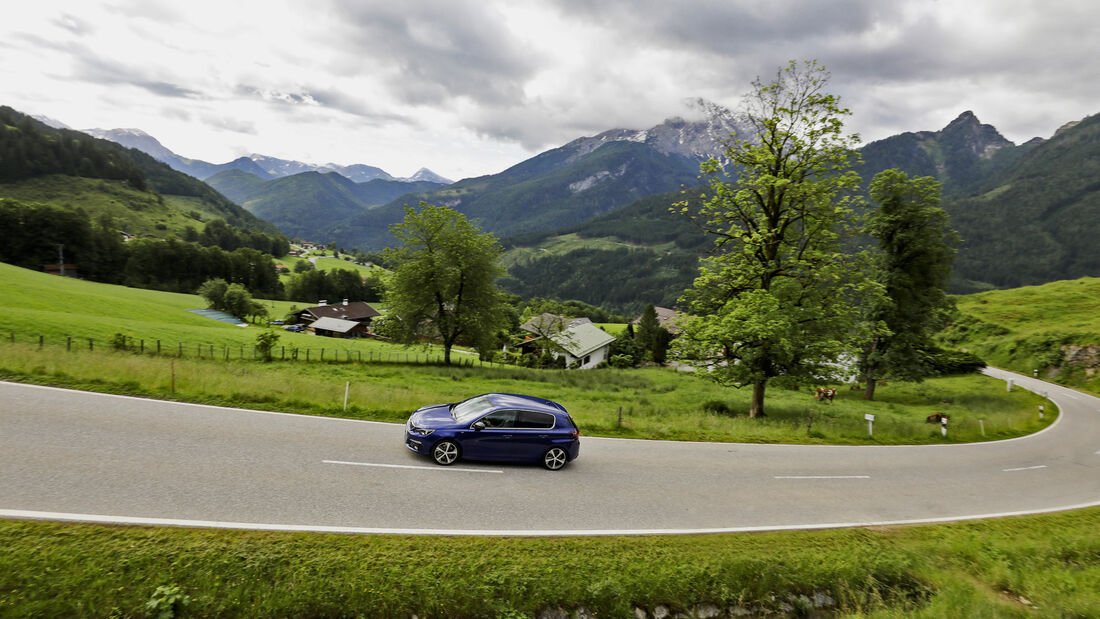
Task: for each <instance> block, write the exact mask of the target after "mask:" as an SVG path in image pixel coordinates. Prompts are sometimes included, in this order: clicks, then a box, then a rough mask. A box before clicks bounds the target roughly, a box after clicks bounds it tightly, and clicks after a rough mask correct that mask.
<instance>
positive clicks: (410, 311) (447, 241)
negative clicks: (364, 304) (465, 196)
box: [383, 202, 506, 363]
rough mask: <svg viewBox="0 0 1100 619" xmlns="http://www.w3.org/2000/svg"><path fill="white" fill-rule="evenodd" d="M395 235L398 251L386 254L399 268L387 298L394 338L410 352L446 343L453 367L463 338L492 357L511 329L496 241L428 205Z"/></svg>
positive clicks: (411, 212)
mask: <svg viewBox="0 0 1100 619" xmlns="http://www.w3.org/2000/svg"><path fill="white" fill-rule="evenodd" d="M390 231H391V232H392V233H393V234H394V236H395V237H397V241H398V243H399V245H398V246H397V247H395V248H391V249H388V250H386V260H387V261H388V262H389V263H390V264H393V265H394V268H393V272H392V274H391V276H390V280H389V282H388V285H387V286H386V292H385V295H384V298H383V300H384V301H385V303H386V304H387V305H388V307H389V311H388V314H389V317H388V319H387V322H388V323H390V329H391V333H392V334H393V335H394V336H395V337H396V338H397V339H398V340H399V341H402V342H404V343H406V344H414V343H416V342H418V341H419V340H420V338H422V337H429V338H431V339H436V340H439V341H441V342H442V343H443V359H444V362H446V363H450V362H451V348H452V347H453V346H454V345H455V343H456V342H458V341H459V339H460V338H462V339H464V340H467V341H470V342H472V343H474V344H475V345H477V347H478V348H479V349H480V350H486V349H487V348H488V347H489V345H490V344H491V343H492V342H493V341H495V338H496V336H497V332H498V331H499V330H500V329H501V328H503V326H504V324H505V322H506V313H505V311H504V297H503V294H502V293H501V292H500V290H498V289H497V287H496V283H495V281H496V279H497V277H499V276H500V275H501V274H503V269H502V268H501V267H500V266H499V265H498V264H497V261H498V259H499V258H500V253H501V247H500V244H499V243H498V242H497V239H496V237H495V236H493V235H492V234H489V233H483V232H481V231H480V230H479V229H478V228H477V226H475V225H474V224H473V223H471V222H470V221H469V220H468V219H466V217H465V216H464V215H462V213H459V212H458V211H455V210H453V209H450V208H447V207H441V206H434V205H431V204H427V203H425V202H421V203H420V205H419V208H412V207H408V206H406V207H405V218H404V220H403V221H401V222H399V223H396V224H394V225H392V226H390Z"/></svg>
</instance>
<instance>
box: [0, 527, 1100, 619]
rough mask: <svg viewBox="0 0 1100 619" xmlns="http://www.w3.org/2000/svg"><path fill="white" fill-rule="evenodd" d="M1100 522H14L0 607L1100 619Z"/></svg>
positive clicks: (7, 533)
mask: <svg viewBox="0 0 1100 619" xmlns="http://www.w3.org/2000/svg"><path fill="white" fill-rule="evenodd" d="M1098 529H1100V508H1092V509H1086V510H1079V511H1075V512H1067V513H1060V514H1052V515H1045V516H1031V517H1020V518H1007V519H999V520H993V521H976V522H966V523H955V524H943V525H934V526H918V527H904V528H880V529H845V530H834V531H804V532H782V533H761V534H752V535H710V536H685V537H632V538H621V537H620V538H615V537H609V538H565V539H559V538H551V539H508V538H499V539H494V538H462V537H450V538H444V537H400V536H346V535H324V534H292V533H273V532H247V531H211V530H187V529H172V528H159V529H158V528H145V527H110V526H98V525H83V524H55V523H42V522H16V521H7V522H0V539H3V540H4V543H3V544H0V615H3V616H13V617H14V616H20V617H32V616H33V617H72V616H96V617H106V616H112V617H115V616H117V617H145V616H156V615H157V613H158V612H159V611H162V610H165V609H168V610H172V611H174V612H175V613H176V615H177V616H180V615H182V616H220V617H285V616H301V617H352V616H363V617H410V616H413V615H415V616H419V617H535V616H538V614H539V613H541V612H543V611H546V610H550V609H564V610H567V611H577V610H579V609H581V608H584V609H587V610H588V612H589V613H590V614H589V615H588V616H596V617H633V616H634V613H635V612H636V611H635V609H642V610H644V611H646V612H648V613H650V616H653V615H654V614H656V613H658V612H660V611H661V610H662V609H663V610H665V611H669V612H671V613H677V612H684V613H688V612H692V611H696V612H699V611H704V612H705V611H707V610H708V609H720V610H722V611H724V612H729V611H731V610H732V611H733V612H745V613H752V614H753V616H762V615H765V614H771V613H783V615H784V616H818V617H822V616H850V617H929V618H932V617H936V618H939V617H1097V616H1100V595H1098V594H1097V592H1098V591H1100V536H1098V535H1096V531H1097V530H1098ZM1037 532H1041V533H1037ZM815 602H816V604H817V605H818V608H816V609H815ZM173 603H174V604H173ZM815 610H816V611H818V612H820V613H823V614H817V615H813V614H812V613H813V612H814V611H815ZM161 616H172V615H171V614H167V615H161ZM685 616H687V615H685ZM696 616H697V615H696Z"/></svg>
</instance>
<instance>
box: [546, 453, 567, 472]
mask: <svg viewBox="0 0 1100 619" xmlns="http://www.w3.org/2000/svg"><path fill="white" fill-rule="evenodd" d="M568 461H569V455H568V454H566V453H565V450H564V449H562V448H561V447H551V448H550V449H547V450H546V454H545V455H543V456H542V465H543V466H545V467H546V468H547V469H549V470H551V471H556V470H558V469H560V468H561V467H563V466H565V463H566V462H568Z"/></svg>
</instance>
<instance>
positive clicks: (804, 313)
mask: <svg viewBox="0 0 1100 619" xmlns="http://www.w3.org/2000/svg"><path fill="white" fill-rule="evenodd" d="M827 82H828V74H827V73H826V72H825V69H824V67H821V66H820V65H818V64H817V63H816V62H807V63H805V64H804V66H802V67H800V66H799V65H798V64H796V63H795V62H793V61H792V62H791V63H790V64H789V65H788V66H787V67H786V68H784V69H782V70H780V71H779V72H778V75H777V76H776V78H775V80H773V81H772V82H770V83H766V84H765V83H762V82H760V81H759V80H757V81H756V82H754V84H753V86H754V92H753V93H751V94H750V95H749V97H747V98H746V102H747V103H746V105H747V107H748V110H747V118H748V119H749V122H750V123H751V124H752V125H753V127H754V128H755V130H756V131H757V135H756V136H755V137H754V139H752V140H740V141H737V142H736V143H735V144H734V145H733V146H731V147H730V148H729V149H728V150H727V151H726V157H727V158H728V159H729V161H730V162H732V164H733V165H735V166H738V170H739V172H738V174H739V178H738V181H737V182H735V183H734V182H730V176H729V173H728V172H726V171H725V170H724V168H723V167H722V165H721V164H720V163H719V162H718V161H716V160H710V161H708V162H705V163H704V164H703V166H702V170H703V173H704V174H705V175H706V176H707V177H708V180H709V193H708V195H707V196H706V197H705V199H704V202H703V205H702V207H701V208H700V209H699V211H698V212H696V213H694V214H693V215H694V218H695V219H696V220H697V221H698V222H700V225H702V226H703V228H704V229H705V230H706V231H707V232H709V233H710V234H712V235H714V236H715V237H716V241H715V252H716V253H715V255H713V256H711V257H708V258H706V259H704V260H703V266H702V267H701V268H700V272H699V277H697V278H696V280H695V282H694V286H693V288H692V289H691V290H689V291H688V292H687V293H685V300H686V301H687V302H688V303H689V305H690V312H691V313H692V314H693V317H692V318H689V319H688V320H687V321H686V325H685V328H684V335H683V336H681V337H680V339H679V340H678V342H679V346H680V350H681V351H682V353H683V354H684V357H685V358H686V359H689V360H691V361H692V362H693V363H695V364H697V366H698V367H700V368H705V375H706V376H708V377H710V378H712V379H714V380H717V381H719V382H722V383H724V384H731V385H743V384H751V385H753V393H754V395H753V402H752V406H751V408H750V416H753V417H755V416H757V415H758V414H760V413H762V412H763V401H764V389H765V386H766V384H767V381H768V380H769V379H772V378H775V377H783V376H785V377H790V378H792V379H806V380H809V379H813V378H815V377H820V376H827V375H829V373H830V372H831V371H832V368H831V366H830V365H829V363H830V361H832V360H833V359H835V358H836V357H837V356H838V354H839V353H840V352H841V350H842V349H843V347H844V344H845V342H844V340H845V339H846V337H847V332H848V325H850V324H851V323H852V319H853V312H854V309H853V308H852V307H851V306H850V305H849V304H848V303H847V302H846V299H848V298H849V296H850V291H851V290H852V289H853V288H854V286H855V284H856V283H858V282H857V281H855V279H854V278H855V276H856V273H855V269H853V268H852V267H853V265H852V264H851V260H848V259H846V257H845V256H844V255H843V254H842V253H841V252H840V244H839V236H840V234H841V232H842V231H843V229H844V228H845V226H846V225H847V222H848V220H849V217H850V215H851V209H850V208H849V205H850V204H851V203H852V198H851V197H850V194H851V192H852V191H853V190H854V189H855V187H856V186H857V185H858V182H859V178H858V176H856V175H855V173H853V172H851V171H850V170H849V167H850V165H851V161H852V159H853V158H854V157H856V155H855V154H854V153H853V151H852V148H853V147H854V146H855V144H856V142H857V139H858V138H857V137H856V136H846V135H844V134H843V122H842V117H843V116H845V115H847V114H848V113H849V112H848V110H845V109H843V108H841V107H840V105H839V102H838V100H837V98H836V97H834V96H833V95H829V94H826V93H825V92H824V90H823V89H824V87H825V85H826V83H827ZM678 206H679V207H680V208H681V210H682V211H683V212H685V213H689V207H690V205H689V204H688V203H686V202H683V203H680V204H679V205H678Z"/></svg>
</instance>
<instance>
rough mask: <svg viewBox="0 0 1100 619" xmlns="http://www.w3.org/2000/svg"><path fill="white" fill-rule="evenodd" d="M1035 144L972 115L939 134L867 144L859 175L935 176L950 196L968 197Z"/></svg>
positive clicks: (867, 178)
mask: <svg viewBox="0 0 1100 619" xmlns="http://www.w3.org/2000/svg"><path fill="white" fill-rule="evenodd" d="M1040 141H1041V140H1040ZM1035 143H1036V142H1029V143H1028V144H1025V145H1023V146H1016V145H1015V144H1013V143H1012V142H1010V141H1009V140H1007V139H1005V137H1004V136H1002V135H1001V134H1000V133H999V132H998V131H997V129H996V128H994V127H993V126H992V125H986V124H982V123H981V121H979V120H978V118H977V116H975V115H974V113H973V112H970V111H966V112H963V113H962V114H960V115H959V116H958V118H956V119H955V120H953V121H951V122H950V123H949V124H948V125H947V126H946V127H944V128H943V129H941V130H939V131H919V132H911V133H902V134H900V135H895V136H891V137H888V138H885V139H882V140H878V141H875V142H871V143H869V144H867V145H865V146H864V147H863V148H862V149H861V153H862V155H863V161H864V165H863V166H862V167H861V168H860V169H859V170H858V171H859V173H860V175H861V176H862V177H863V179H864V182H865V183H869V182H870V180H871V178H873V177H874V175H875V174H877V173H879V172H881V171H883V170H887V169H890V168H898V169H900V170H904V171H905V172H907V173H908V174H909V175H910V176H913V175H916V176H933V177H935V178H937V179H939V180H940V181H941V182H942V183H943V192H944V195H962V194H966V193H969V192H973V191H975V190H977V189H979V188H980V187H981V186H982V185H983V183H985V182H986V181H987V180H988V179H990V178H992V177H993V176H995V175H996V174H997V173H998V171H1000V170H1003V169H1004V168H1006V167H1008V166H1010V165H1012V163H1013V162H1014V161H1016V160H1017V159H1018V158H1019V157H1021V156H1023V155H1024V154H1025V153H1026V152H1027V151H1028V150H1030V149H1031V148H1032V147H1033V146H1034V145H1035Z"/></svg>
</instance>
